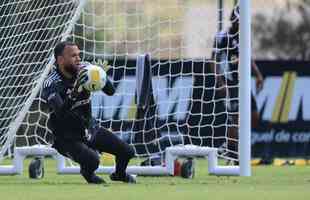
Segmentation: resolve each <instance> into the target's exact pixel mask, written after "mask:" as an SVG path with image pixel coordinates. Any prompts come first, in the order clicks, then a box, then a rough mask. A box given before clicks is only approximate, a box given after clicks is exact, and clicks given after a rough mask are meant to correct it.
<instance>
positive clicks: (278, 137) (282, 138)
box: [274, 131, 290, 143]
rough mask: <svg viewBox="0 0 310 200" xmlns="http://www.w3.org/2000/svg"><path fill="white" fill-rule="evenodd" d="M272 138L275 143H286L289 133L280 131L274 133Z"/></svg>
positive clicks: (288, 139)
mask: <svg viewBox="0 0 310 200" xmlns="http://www.w3.org/2000/svg"><path fill="white" fill-rule="evenodd" d="M274 140H275V142H277V143H287V142H288V141H290V134H289V133H286V132H284V131H281V132H279V133H276V134H275V137H274Z"/></svg>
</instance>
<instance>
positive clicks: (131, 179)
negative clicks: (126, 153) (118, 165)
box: [110, 173, 137, 184]
mask: <svg viewBox="0 0 310 200" xmlns="http://www.w3.org/2000/svg"><path fill="white" fill-rule="evenodd" d="M110 179H111V180H112V181H123V182H124V183H131V184H135V183H137V180H136V178H135V177H134V176H132V175H130V174H126V175H125V176H119V175H117V174H116V173H112V174H111V175H110Z"/></svg>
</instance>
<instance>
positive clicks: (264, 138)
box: [251, 131, 274, 144]
mask: <svg viewBox="0 0 310 200" xmlns="http://www.w3.org/2000/svg"><path fill="white" fill-rule="evenodd" d="M251 135H252V138H251V142H252V144H256V143H260V142H262V143H270V142H272V141H273V136H274V132H273V131H271V132H264V133H255V132H253V133H252V134H251Z"/></svg>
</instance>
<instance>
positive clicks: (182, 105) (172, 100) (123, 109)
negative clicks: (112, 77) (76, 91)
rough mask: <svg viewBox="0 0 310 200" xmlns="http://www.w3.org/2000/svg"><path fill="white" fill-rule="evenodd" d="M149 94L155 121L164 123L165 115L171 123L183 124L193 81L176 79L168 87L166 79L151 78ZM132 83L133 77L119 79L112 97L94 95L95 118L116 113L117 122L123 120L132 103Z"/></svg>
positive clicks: (134, 82) (107, 117)
mask: <svg viewBox="0 0 310 200" xmlns="http://www.w3.org/2000/svg"><path fill="white" fill-rule="evenodd" d="M152 83H153V90H154V91H153V92H154V97H155V102H156V103H157V106H158V112H159V113H158V114H159V118H160V119H162V120H166V119H167V117H168V115H169V114H172V113H171V112H172V111H173V109H174V108H175V110H174V113H173V115H172V117H173V119H174V120H184V119H185V117H186V114H187V113H188V109H189V103H190V99H191V96H192V89H193V79H192V78H191V77H180V78H177V79H176V81H175V82H174V84H173V85H172V86H171V88H170V87H168V79H166V78H161V79H159V78H153V80H152ZM135 88H136V80H135V78H134V77H132V78H131V77H127V78H126V79H122V80H121V81H120V83H119V84H118V86H117V88H116V94H115V95H114V96H107V95H104V94H103V93H101V92H97V93H94V95H93V97H92V110H93V114H94V115H95V117H96V118H97V117H99V115H98V114H99V112H101V113H100V116H101V117H103V118H105V119H110V118H112V117H113V115H114V114H115V113H116V112H119V118H120V119H127V118H128V112H129V110H130V108H131V105H132V103H133V101H134V95H135Z"/></svg>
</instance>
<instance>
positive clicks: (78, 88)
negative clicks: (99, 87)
mask: <svg viewBox="0 0 310 200" xmlns="http://www.w3.org/2000/svg"><path fill="white" fill-rule="evenodd" d="M87 79H88V77H87V69H83V68H82V69H81V70H80V71H79V73H78V76H77V78H76V80H75V82H74V85H73V90H72V94H71V96H72V97H77V96H78V95H79V94H80V93H81V92H82V91H83V90H84V88H83V84H85V83H86V81H87Z"/></svg>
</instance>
